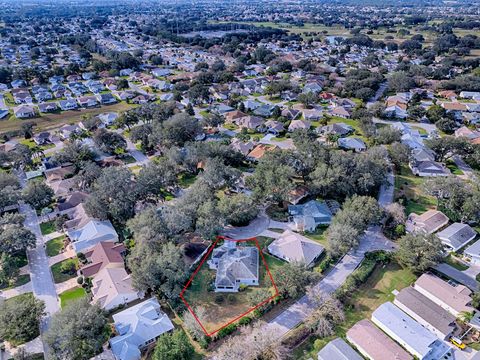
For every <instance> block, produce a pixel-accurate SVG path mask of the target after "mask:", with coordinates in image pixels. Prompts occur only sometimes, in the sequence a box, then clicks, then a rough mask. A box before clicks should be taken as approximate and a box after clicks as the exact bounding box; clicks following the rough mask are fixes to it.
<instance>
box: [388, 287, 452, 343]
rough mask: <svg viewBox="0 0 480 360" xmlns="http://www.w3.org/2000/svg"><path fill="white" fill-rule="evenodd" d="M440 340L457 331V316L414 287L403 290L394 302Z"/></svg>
mask: <svg viewBox="0 0 480 360" xmlns="http://www.w3.org/2000/svg"><path fill="white" fill-rule="evenodd" d="M393 303H394V304H395V305H396V306H398V307H399V308H400V309H401V310H403V311H404V312H405V313H407V314H408V315H410V316H411V317H412V318H413V319H415V320H416V321H418V322H419V323H420V324H421V325H422V326H423V327H425V328H427V329H428V330H430V331H431V332H432V333H434V334H435V335H437V336H438V337H439V338H440V339H442V340H445V339H448V338H449V337H450V336H451V335H452V333H453V332H454V331H455V329H456V327H457V326H456V323H455V320H456V318H455V316H453V315H452V314H450V313H449V312H448V311H446V310H445V309H443V308H442V307H440V306H439V305H437V304H436V303H434V302H433V301H432V300H430V299H429V298H427V297H426V296H425V295H423V294H421V293H420V292H418V291H417V290H415V289H414V288H413V287H410V286H409V287H406V288H404V289H402V290H401V291H400V292H399V293H398V294H397V295H396V297H395V300H394V302H393Z"/></svg>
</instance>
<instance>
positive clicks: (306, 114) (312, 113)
mask: <svg viewBox="0 0 480 360" xmlns="http://www.w3.org/2000/svg"><path fill="white" fill-rule="evenodd" d="M302 114H303V118H304V119H305V120H307V121H318V120H320V119H321V118H322V116H323V111H322V110H320V109H305V110H302Z"/></svg>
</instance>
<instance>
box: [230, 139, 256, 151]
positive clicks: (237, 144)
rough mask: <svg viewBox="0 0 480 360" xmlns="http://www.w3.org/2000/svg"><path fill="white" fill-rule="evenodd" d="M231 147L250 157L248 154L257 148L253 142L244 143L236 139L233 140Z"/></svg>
mask: <svg viewBox="0 0 480 360" xmlns="http://www.w3.org/2000/svg"><path fill="white" fill-rule="evenodd" d="M230 146H231V147H232V148H233V149H235V150H237V151H239V152H241V153H242V154H243V155H248V153H249V152H250V151H252V149H253V148H254V147H255V144H254V143H253V142H251V141H248V142H243V141H241V140H240V139H238V138H235V139H233V140H232V143H231V144H230Z"/></svg>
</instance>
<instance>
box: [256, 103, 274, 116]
mask: <svg viewBox="0 0 480 360" xmlns="http://www.w3.org/2000/svg"><path fill="white" fill-rule="evenodd" d="M274 108H275V106H273V105H266V104H265V105H261V106H259V107H258V108H256V109H255V110H254V111H253V113H254V114H255V115H257V116H262V117H269V116H272V113H273V109H274Z"/></svg>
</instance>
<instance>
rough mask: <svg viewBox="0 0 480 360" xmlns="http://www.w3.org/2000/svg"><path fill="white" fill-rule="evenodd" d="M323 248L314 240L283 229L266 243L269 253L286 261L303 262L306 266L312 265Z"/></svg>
mask: <svg viewBox="0 0 480 360" xmlns="http://www.w3.org/2000/svg"><path fill="white" fill-rule="evenodd" d="M324 250H325V248H324V247H323V246H322V245H320V244H319V243H317V242H316V241H314V240H310V239H309V238H306V237H305V236H302V235H300V234H297V233H294V232H293V231H291V230H285V231H284V232H283V233H282V234H281V235H280V237H278V238H277V239H275V240H274V241H273V242H272V243H271V244H270V245H268V251H269V252H270V254H272V255H274V256H276V257H278V258H280V259H282V260H285V261H287V262H298V263H303V264H305V265H306V266H310V265H313V263H314V262H315V260H317V259H318V258H319V257H320V255H321V254H322V253H323V252H324Z"/></svg>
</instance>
